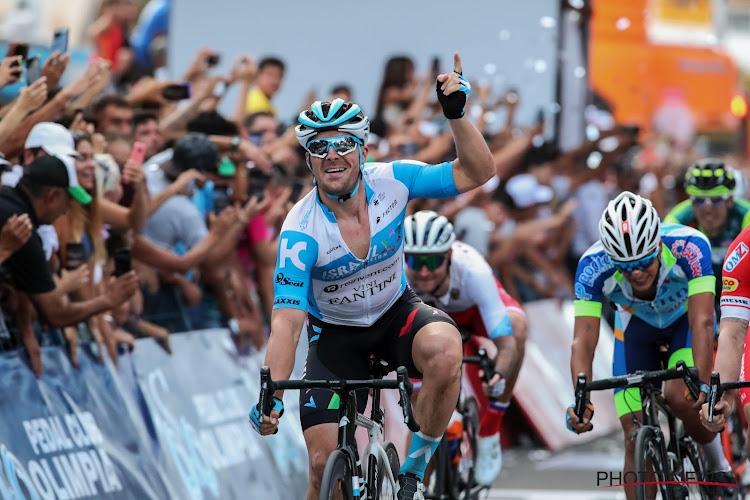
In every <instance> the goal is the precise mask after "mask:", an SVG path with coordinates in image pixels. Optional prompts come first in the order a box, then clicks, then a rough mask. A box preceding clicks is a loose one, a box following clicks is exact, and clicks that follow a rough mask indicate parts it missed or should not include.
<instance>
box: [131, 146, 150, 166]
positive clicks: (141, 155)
mask: <svg viewBox="0 0 750 500" xmlns="http://www.w3.org/2000/svg"><path fill="white" fill-rule="evenodd" d="M145 156H146V145H145V144H143V143H142V142H138V141H135V142H134V143H133V151H131V152H130V160H132V161H134V162H136V163H143V160H145V159H146V158H145Z"/></svg>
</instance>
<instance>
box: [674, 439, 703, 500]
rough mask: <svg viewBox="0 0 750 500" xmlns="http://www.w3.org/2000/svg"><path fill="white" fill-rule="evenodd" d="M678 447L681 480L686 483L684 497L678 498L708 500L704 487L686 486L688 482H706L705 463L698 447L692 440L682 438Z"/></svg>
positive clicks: (697, 485) (698, 485)
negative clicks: (680, 459) (680, 462)
mask: <svg viewBox="0 0 750 500" xmlns="http://www.w3.org/2000/svg"><path fill="white" fill-rule="evenodd" d="M678 446H679V451H680V457H682V480H683V481H685V482H686V484H685V486H686V488H685V489H684V491H685V495H683V496H679V497H678V498H680V499H690V500H693V499H701V500H708V499H709V498H711V496H710V495H709V492H708V488H707V487H706V486H705V485H700V484H687V483H689V482H698V481H705V480H706V463H705V461H704V459H703V456H702V455H701V453H700V450H699V449H698V445H697V444H696V442H695V441H694V440H693V438H691V437H689V436H683V437H682V438H681V439H680V441H679V444H678Z"/></svg>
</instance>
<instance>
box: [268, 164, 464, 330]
mask: <svg viewBox="0 0 750 500" xmlns="http://www.w3.org/2000/svg"><path fill="white" fill-rule="evenodd" d="M363 179H364V188H365V195H366V197H367V206H368V214H369V222H370V251H369V252H368V254H367V257H366V258H365V259H358V258H357V257H355V256H354V254H352V252H351V251H350V250H349V248H348V246H347V245H346V242H345V241H344V239H343V237H342V236H341V231H340V230H339V227H338V224H337V223H336V218H335V217H334V215H333V213H332V212H331V211H330V210H328V208H326V206H325V205H323V204H322V203H321V202H320V199H319V198H318V189H317V188H316V189H313V190H312V191H310V193H308V195H307V196H305V197H304V198H302V199H301V200H300V201H299V202H297V204H296V205H294V207H293V208H292V210H291V211H290V212H289V215H287V218H286V220H285V221H284V225H283V226H282V228H281V235H280V236H279V250H278V255H277V259H276V272H275V279H274V294H275V299H274V306H273V307H274V309H276V308H278V307H291V308H295V309H306V310H307V311H308V312H309V313H310V314H312V315H314V316H315V317H316V318H318V319H321V320H323V321H325V322H327V323H332V324H338V325H350V326H359V327H363V326H370V325H372V324H373V323H375V321H377V320H378V318H380V317H381V316H382V315H383V314H384V313H385V312H386V311H387V310H388V309H389V308H390V307H391V306H392V305H393V303H394V302H395V301H396V300H397V299H398V298H399V297H400V296H401V294H402V293H403V292H404V290H405V289H406V275H405V274H404V270H403V255H404V250H403V248H404V246H403V243H404V242H403V231H404V229H403V225H404V224H403V223H404V217H405V214H406V204H407V203H408V202H409V200H411V199H412V198H448V197H451V196H456V195H457V194H458V190H457V189H456V184H455V182H454V180H453V162H447V163H441V164H438V165H427V164H424V163H421V162H417V161H411V160H403V161H395V162H393V163H368V164H366V165H365V167H364V169H363Z"/></svg>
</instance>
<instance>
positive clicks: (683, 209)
mask: <svg viewBox="0 0 750 500" xmlns="http://www.w3.org/2000/svg"><path fill="white" fill-rule="evenodd" d="M664 222H673V223H677V224H692V223H694V222H695V212H693V204H692V202H691V201H690V200H685V201H683V202H680V203H678V204H677V205H675V207H674V208H673V209H672V210H670V211H669V213H668V214H667V215H666V216H665V217H664Z"/></svg>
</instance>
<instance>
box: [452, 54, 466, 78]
mask: <svg viewBox="0 0 750 500" xmlns="http://www.w3.org/2000/svg"><path fill="white" fill-rule="evenodd" d="M463 70H464V67H463V65H462V64H461V56H459V55H458V52H454V53H453V71H455V72H456V73H463Z"/></svg>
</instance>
